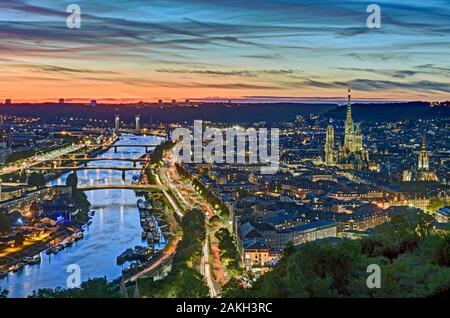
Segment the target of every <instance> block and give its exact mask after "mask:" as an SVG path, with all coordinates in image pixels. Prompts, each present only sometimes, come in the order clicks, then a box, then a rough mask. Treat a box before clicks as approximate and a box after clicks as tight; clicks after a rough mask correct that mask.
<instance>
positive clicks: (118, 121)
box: [114, 114, 120, 133]
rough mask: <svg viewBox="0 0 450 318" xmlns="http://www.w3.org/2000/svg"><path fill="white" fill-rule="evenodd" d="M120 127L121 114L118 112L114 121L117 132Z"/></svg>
mask: <svg viewBox="0 0 450 318" xmlns="http://www.w3.org/2000/svg"><path fill="white" fill-rule="evenodd" d="M119 129H120V116H119V115H118V114H117V115H116V118H115V121H114V131H115V132H116V133H117V132H118V131H119Z"/></svg>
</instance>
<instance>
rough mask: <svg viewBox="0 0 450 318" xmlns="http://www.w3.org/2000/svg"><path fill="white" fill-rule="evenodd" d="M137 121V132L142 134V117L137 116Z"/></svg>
mask: <svg viewBox="0 0 450 318" xmlns="http://www.w3.org/2000/svg"><path fill="white" fill-rule="evenodd" d="M135 121H136V132H140V131H141V116H140V115H136V117H135Z"/></svg>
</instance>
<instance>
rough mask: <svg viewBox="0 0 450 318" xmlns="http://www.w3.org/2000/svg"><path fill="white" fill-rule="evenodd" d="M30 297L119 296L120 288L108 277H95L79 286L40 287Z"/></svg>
mask: <svg viewBox="0 0 450 318" xmlns="http://www.w3.org/2000/svg"><path fill="white" fill-rule="evenodd" d="M29 298H119V289H118V288H117V286H116V285H115V284H114V283H109V282H108V281H107V280H106V278H93V279H89V280H88V281H86V282H84V283H82V284H81V286H80V287H79V288H73V289H62V288H56V289H51V288H42V289H38V290H37V291H33V294H32V295H31V296H29Z"/></svg>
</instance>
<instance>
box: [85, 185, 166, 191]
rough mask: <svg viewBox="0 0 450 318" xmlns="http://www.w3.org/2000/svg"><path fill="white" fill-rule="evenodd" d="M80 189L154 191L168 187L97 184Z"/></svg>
mask: <svg viewBox="0 0 450 318" xmlns="http://www.w3.org/2000/svg"><path fill="white" fill-rule="evenodd" d="M78 189H80V190H83V191H89V190H106V189H126V190H141V191H152V190H158V191H163V190H167V187H165V186H162V185H155V184H96V185H81V186H78Z"/></svg>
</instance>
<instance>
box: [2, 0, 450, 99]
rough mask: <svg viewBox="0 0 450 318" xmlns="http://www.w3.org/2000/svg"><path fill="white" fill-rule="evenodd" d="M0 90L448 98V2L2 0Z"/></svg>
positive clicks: (16, 95) (20, 94)
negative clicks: (74, 18)
mask: <svg viewBox="0 0 450 318" xmlns="http://www.w3.org/2000/svg"><path fill="white" fill-rule="evenodd" d="M0 3H1V4H2V8H3V10H2V12H1V13H0V21H2V24H3V28H2V29H1V31H0V34H1V35H2V36H1V37H2V40H1V42H0V51H1V58H0V67H1V72H0V82H1V88H0V98H1V99H3V100H5V99H7V98H11V99H13V101H14V102H44V101H52V100H55V99H57V98H60V97H63V98H65V100H66V101H74V102H88V101H90V100H91V99H96V100H97V101H98V102H109V103H125V102H138V101H140V100H144V101H156V100H158V99H166V100H171V99H177V100H184V99H193V100H199V99H200V100H203V99H206V100H223V99H225V100H226V99H236V100H255V101H258V100H265V101H267V100H269V101H270V100H283V101H284V100H293V101H296V100H301V99H304V100H305V99H306V100H307V99H311V98H312V99H318V100H320V99H324V100H329V99H334V98H336V99H339V98H340V96H342V94H341V92H342V90H343V89H344V88H346V87H347V86H348V84H349V82H351V85H352V87H353V88H354V89H355V94H354V95H355V96H354V98H355V100H363V99H369V100H378V99H381V100H425V101H433V100H446V99H448V93H449V92H450V85H449V84H448V82H447V80H446V77H447V76H448V74H449V72H450V67H449V65H448V60H447V54H446V53H447V51H448V46H449V41H448V40H449V34H450V32H449V30H448V25H447V23H446V17H447V16H448V15H449V9H448V7H447V6H446V3H445V1H431V2H427V3H426V4H424V3H422V2H419V1H412V2H409V3H408V4H398V3H395V2H394V1H379V2H378V5H379V6H380V8H381V23H382V24H381V28H380V29H369V28H368V27H367V25H366V20H367V17H368V16H369V15H370V12H369V13H368V12H366V9H367V6H368V5H369V4H370V3H369V2H367V3H366V2H364V3H361V2H357V1H351V0H346V1H340V2H339V3H338V4H336V3H329V1H318V2H317V1H314V2H313V1H285V0H283V1H276V0H266V1H260V2H258V5H253V4H248V3H246V2H245V1H237V0H236V1H231V2H230V1H214V2H206V1H201V0H197V1H194V2H192V1H191V2H189V4H188V3H186V2H183V1H177V0H171V1H154V2H152V3H151V4H148V3H145V2H144V1H129V2H128V3H127V5H123V3H122V4H121V5H119V4H117V3H114V2H111V1H108V2H106V1H101V0H98V1H78V2H77V4H78V5H79V6H80V8H81V28H80V29H69V28H67V26H66V19H67V17H68V16H69V13H66V7H67V5H69V4H70V3H71V2H69V1H59V2H55V1H39V2H37V1H23V0H21V1H15V2H13V3H12V2H10V1H0Z"/></svg>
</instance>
